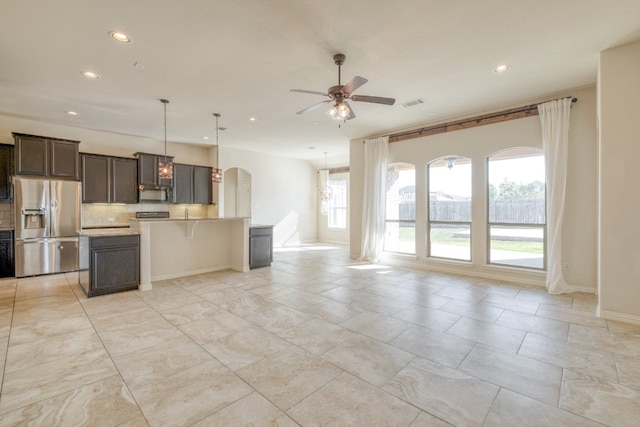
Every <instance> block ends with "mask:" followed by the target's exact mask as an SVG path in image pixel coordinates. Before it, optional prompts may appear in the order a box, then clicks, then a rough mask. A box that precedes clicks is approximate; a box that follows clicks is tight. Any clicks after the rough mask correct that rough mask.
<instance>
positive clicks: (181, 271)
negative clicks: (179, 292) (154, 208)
mask: <svg viewBox="0 0 640 427" xmlns="http://www.w3.org/2000/svg"><path fill="white" fill-rule="evenodd" d="M130 226H131V229H132V230H133V231H134V232H138V233H140V286H139V287H138V289H140V290H149V289H151V288H152V285H151V282H152V281H158V280H164V279H172V278H176V277H182V276H191V275H194V274H202V273H207V272H210V271H216V270H225V269H232V270H236V271H242V272H246V271H249V218H188V219H181V218H158V219H142V218H137V219H131V220H130Z"/></svg>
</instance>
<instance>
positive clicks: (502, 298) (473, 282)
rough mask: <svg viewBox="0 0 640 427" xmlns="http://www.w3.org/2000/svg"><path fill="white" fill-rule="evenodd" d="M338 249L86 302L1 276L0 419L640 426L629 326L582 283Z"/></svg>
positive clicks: (37, 281) (294, 253)
mask: <svg viewBox="0 0 640 427" xmlns="http://www.w3.org/2000/svg"><path fill="white" fill-rule="evenodd" d="M358 267H360V266H359V265H358V264H357V263H354V262H353V261H351V260H350V259H349V258H348V254H347V251H346V250H345V249H344V248H337V247H329V246H320V245H315V246H309V247H304V248H300V249H290V250H286V251H278V252H276V254H275V261H274V263H273V265H272V266H271V267H268V268H261V269H257V270H253V271H251V272H249V273H237V272H232V271H223V272H215V273H210V274H202V275H198V276H192V277H185V278H180V279H175V280H167V281H163V282H158V283H154V289H153V290H152V291H148V292H138V291H131V292H125V293H120V294H115V295H109V296H102V297H95V298H91V299H87V298H85V296H84V294H83V293H82V291H81V290H80V289H79V288H78V286H77V284H76V281H77V278H76V275H75V274H66V275H55V276H46V277H38V278H29V279H21V280H15V279H5V280H2V281H0V363H1V365H0V366H2V367H3V369H2V370H1V371H0V379H1V380H2V390H1V394H0V425H1V426H13V425H39V426H55V425H60V426H79V425H87V426H146V425H151V426H187V425H197V426H227V425H228V426H243V425H256V426H270V425H278V426H295V425H303V426H325V425H334V426H377V425H380V426H413V427H416V426H447V425H456V426H481V425H482V426H498V425H502V426H527V425H532V426H596V425H608V426H638V425H639V423H640V421H639V420H640V326H633V325H625V324H621V323H615V322H610V321H605V320H602V319H598V318H597V317H596V316H595V314H594V312H595V307H596V299H595V297H594V296H593V295H586V294H574V295H562V296H551V295H548V294H546V293H545V292H544V291H543V290H541V289H537V288H533V287H527V286H519V285H517V284H505V283H496V282H492V281H490V280H486V279H482V280H481V279H476V278H472V277H463V276H453V275H445V274H439V273H433V272H424V271H412V270H408V269H398V268H373V269H372V268H358Z"/></svg>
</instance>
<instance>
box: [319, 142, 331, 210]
mask: <svg viewBox="0 0 640 427" xmlns="http://www.w3.org/2000/svg"><path fill="white" fill-rule="evenodd" d="M321 172H322V173H321V175H320V176H321V180H322V187H320V199H321V204H320V213H321V214H322V215H325V216H326V215H327V213H328V211H329V200H331V198H332V197H333V188H331V186H330V185H329V168H327V152H326V151H325V152H324V169H323V170H322V171H321Z"/></svg>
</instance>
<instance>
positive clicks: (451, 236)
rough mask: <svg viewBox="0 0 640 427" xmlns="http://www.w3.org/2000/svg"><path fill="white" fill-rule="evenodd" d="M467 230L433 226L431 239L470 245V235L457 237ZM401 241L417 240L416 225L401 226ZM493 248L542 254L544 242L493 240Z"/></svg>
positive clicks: (442, 243) (443, 242)
mask: <svg viewBox="0 0 640 427" xmlns="http://www.w3.org/2000/svg"><path fill="white" fill-rule="evenodd" d="M464 231H467V229H465V228H433V229H432V230H431V241H432V242H433V243H436V244H440V245H453V246H467V247H468V246H469V238H468V237H456V236H455V233H457V232H464ZM399 239H400V241H406V242H413V241H415V228H414V227H400V236H399ZM491 249H493V250H505V251H514V252H526V253H531V254H542V253H543V251H544V245H543V243H542V242H525V241H521V242H519V241H504V240H493V241H492V242H491Z"/></svg>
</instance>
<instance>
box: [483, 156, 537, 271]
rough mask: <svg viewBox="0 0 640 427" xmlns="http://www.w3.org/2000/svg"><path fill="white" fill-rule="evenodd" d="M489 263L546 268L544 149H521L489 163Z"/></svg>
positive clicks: (495, 157)
mask: <svg viewBox="0 0 640 427" xmlns="http://www.w3.org/2000/svg"><path fill="white" fill-rule="evenodd" d="M487 171H488V173H487V176H488V181H489V182H488V185H489V188H488V198H489V203H488V207H489V212H488V213H489V216H488V218H489V224H488V227H489V229H488V236H489V260H488V261H489V263H490V264H502V265H509V266H516V267H526V268H537V269H544V268H545V246H546V245H545V236H546V215H545V209H546V203H545V167H544V154H543V153H542V150H539V149H535V148H530V147H517V148H510V149H508V150H504V151H500V152H498V153H495V154H493V155H491V156H490V157H489V159H488V162H487Z"/></svg>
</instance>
